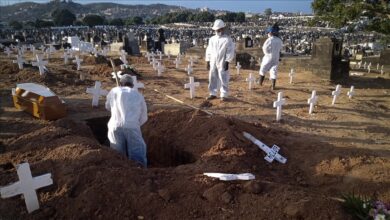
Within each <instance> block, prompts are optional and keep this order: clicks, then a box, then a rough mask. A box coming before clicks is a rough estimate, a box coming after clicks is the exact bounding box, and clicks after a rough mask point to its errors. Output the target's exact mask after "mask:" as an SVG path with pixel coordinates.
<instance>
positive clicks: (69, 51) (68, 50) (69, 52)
mask: <svg viewBox="0 0 390 220" xmlns="http://www.w3.org/2000/svg"><path fill="white" fill-rule="evenodd" d="M66 52H67V53H68V54H69V58H72V57H73V52H74V51H73V50H72V49H69V48H67V49H66Z"/></svg>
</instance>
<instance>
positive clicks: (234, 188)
mask: <svg viewBox="0 0 390 220" xmlns="http://www.w3.org/2000/svg"><path fill="white" fill-rule="evenodd" d="M90 126H91V125H90ZM101 127H104V126H101ZM102 129H104V128H102ZM92 130H94V129H92ZM242 131H247V132H249V133H252V134H253V135H255V136H256V137H257V138H260V139H261V140H263V141H264V142H266V143H268V142H270V141H271V140H270V139H269V138H267V135H268V136H269V135H270V134H272V136H273V138H277V139H281V137H283V136H285V135H286V134H285V133H275V132H274V131H273V130H270V129H268V128H264V127H262V126H261V125H258V124H257V125H255V124H249V123H246V122H242V121H240V120H237V119H233V118H229V117H222V116H213V117H209V116H208V115H205V114H203V113H202V112H197V111H192V110H160V111H157V112H153V113H151V114H150V115H149V120H148V122H147V123H146V124H145V126H144V127H143V135H144V139H145V141H146V143H147V145H148V160H149V164H150V166H149V168H148V169H142V168H139V167H137V165H136V164H134V163H133V162H131V161H129V160H127V159H125V158H124V157H122V156H121V155H119V154H118V153H117V152H115V151H114V150H111V149H110V148H108V147H105V146H102V145H100V144H99V143H98V141H97V140H96V139H95V138H94V135H93V133H92V132H91V130H90V129H89V127H88V126H87V125H86V123H81V122H75V121H72V120H68V119H61V120H58V121H55V122H50V123H48V124H46V125H43V126H41V127H39V128H36V127H35V129H33V130H30V131H26V133H25V134H22V135H20V136H18V137H13V138H9V139H7V140H6V141H5V142H4V145H5V146H6V149H5V153H4V154H3V155H2V156H1V157H0V164H1V166H0V167H2V168H1V169H0V185H6V184H8V183H11V182H14V181H16V180H17V176H16V171H15V169H14V168H13V166H10V163H12V164H13V165H16V164H18V163H20V162H22V161H26V160H27V161H28V162H29V163H30V165H31V169H32V173H33V176H37V175H40V174H43V173H52V175H53V179H54V184H53V185H52V186H49V187H45V188H42V189H40V190H38V192H39V198H40V204H41V209H39V210H37V211H35V212H33V213H31V214H27V212H26V210H25V206H24V201H23V200H21V199H20V197H13V198H10V199H7V200H0V213H2V218H4V219H10V218H21V219H50V218H53V219H82V218H91V216H95V217H96V218H98V219H107V218H114V219H137V218H138V219H188V218H201V219H206V218H228V217H229V218H236V219H267V218H268V217H269V216H273V218H275V219H284V218H306V219H315V218H316V219H327V218H329V217H330V216H332V217H334V219H346V218H345V216H344V215H343V214H342V213H337V212H336V213H335V212H334V210H336V209H338V204H336V203H334V201H332V200H330V199H329V198H326V197H323V196H321V195H320V194H319V193H316V192H310V191H308V190H306V189H305V188H303V187H302V184H300V183H299V182H297V181H296V180H295V179H296V176H297V175H298V174H299V172H302V171H299V168H298V166H297V165H296V164H295V163H289V164H286V165H281V164H277V163H274V164H272V165H271V164H268V163H267V162H265V161H264V160H263V157H264V153H263V152H262V151H260V150H259V149H258V148H257V147H256V146H254V145H253V144H252V143H250V142H249V141H248V140H246V139H245V138H244V137H243V135H242ZM94 132H96V130H95V131H94ZM99 132H102V131H101V130H100V131H99ZM103 133H104V131H103ZM283 144H285V145H283V147H281V152H282V153H283V154H284V156H286V157H287V158H289V157H290V153H289V151H288V149H287V148H290V147H292V146H291V145H289V144H287V143H283ZM203 172H232V173H242V172H251V173H253V174H255V175H256V180H254V181H248V182H242V181H233V182H221V181H218V180H215V179H211V178H208V177H205V176H203V175H202V173H203ZM276 183H278V184H276ZM298 198H300V199H298ZM302 198H305V199H302ZM291 201H294V202H291ZM162 207H163V208H162ZM316 207H321V209H320V210H318V209H316ZM240 210H241V211H240Z"/></svg>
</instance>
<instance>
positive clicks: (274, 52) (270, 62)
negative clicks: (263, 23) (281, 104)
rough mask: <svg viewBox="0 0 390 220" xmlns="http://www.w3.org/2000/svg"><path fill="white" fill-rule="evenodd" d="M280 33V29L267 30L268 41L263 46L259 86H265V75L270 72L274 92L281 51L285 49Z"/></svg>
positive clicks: (271, 28)
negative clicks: (278, 35) (278, 34)
mask: <svg viewBox="0 0 390 220" xmlns="http://www.w3.org/2000/svg"><path fill="white" fill-rule="evenodd" d="M278 31H279V28H278V27H275V26H274V27H270V28H268V29H267V33H268V39H267V40H266V41H265V42H264V44H263V53H264V57H263V60H262V61H261V66H260V71H259V74H260V79H259V84H260V85H263V81H264V78H265V73H266V72H268V71H269V72H270V79H271V81H272V87H271V88H272V90H274V89H275V84H276V79H277V76H278V65H279V58H280V51H281V50H282V47H283V42H282V40H281V39H280V38H279V37H277V33H278Z"/></svg>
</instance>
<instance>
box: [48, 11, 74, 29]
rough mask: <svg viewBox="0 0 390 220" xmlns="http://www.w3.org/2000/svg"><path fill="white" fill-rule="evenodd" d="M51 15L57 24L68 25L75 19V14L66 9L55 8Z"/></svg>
mask: <svg viewBox="0 0 390 220" xmlns="http://www.w3.org/2000/svg"><path fill="white" fill-rule="evenodd" d="M51 16H52V18H53V21H54V23H55V24H56V25H58V26H69V25H72V24H73V22H74V21H75V20H76V16H75V15H74V14H73V13H72V12H71V11H69V10H68V9H56V10H54V11H53V12H52V13H51Z"/></svg>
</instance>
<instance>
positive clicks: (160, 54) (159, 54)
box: [158, 51, 163, 60]
mask: <svg viewBox="0 0 390 220" xmlns="http://www.w3.org/2000/svg"><path fill="white" fill-rule="evenodd" d="M158 56H159V57H160V60H162V56H163V54H162V53H161V51H158Z"/></svg>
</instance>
